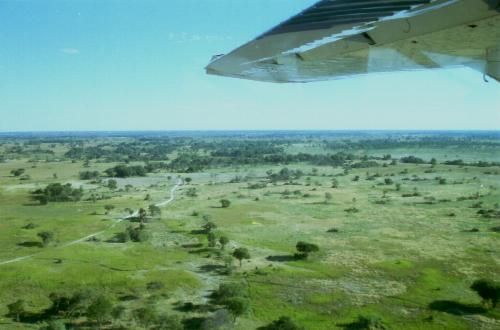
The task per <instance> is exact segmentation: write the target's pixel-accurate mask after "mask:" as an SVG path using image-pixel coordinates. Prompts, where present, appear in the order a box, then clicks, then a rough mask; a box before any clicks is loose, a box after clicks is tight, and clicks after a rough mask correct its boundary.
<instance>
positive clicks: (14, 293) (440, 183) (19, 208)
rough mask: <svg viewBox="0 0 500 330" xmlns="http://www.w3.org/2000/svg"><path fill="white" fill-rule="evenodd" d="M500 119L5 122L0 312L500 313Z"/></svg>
mask: <svg viewBox="0 0 500 330" xmlns="http://www.w3.org/2000/svg"><path fill="white" fill-rule="evenodd" d="M499 188H500V135H499V134H498V132H476V133H475V132H433V133H432V132H373V133H370V132H232V133H227V132H225V133H203V132H198V133H197V132H191V133H181V132H179V133H155V134H154V135H153V134H141V133H121V134H108V135H106V134H93V135H92V134H90V135H89V134H84V133H82V134H73V135H71V134H67V135H61V134H59V135H51V134H48V133H47V134H45V135H43V134H41V135H37V134H29V135H19V134H18V135H7V134H5V135H2V136H0V229H1V230H0V329H174V330H176V329H179V330H181V329H186V330H191V329H193V330H194V329H203V330H211V329H242V330H247V329H248V330H250V329H252V330H253V329H261V330H262V329H264V330H275V329H276V330H278V329H279V330H284V329H286V330H298V329H302V330H315V329H317V330H330V329H498V328H500V310H499V305H500V304H499V301H500V283H499V278H498V274H500V264H499V261H500V259H499V256H500V253H499V252H500V236H499V235H500V234H499V232H500V205H499V203H500V191H499Z"/></svg>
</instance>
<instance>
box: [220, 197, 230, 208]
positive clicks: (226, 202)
mask: <svg viewBox="0 0 500 330" xmlns="http://www.w3.org/2000/svg"><path fill="white" fill-rule="evenodd" d="M230 205H231V201H229V200H227V199H221V200H220V206H221V207H222V208H223V209H227V208H228V207H229V206H230Z"/></svg>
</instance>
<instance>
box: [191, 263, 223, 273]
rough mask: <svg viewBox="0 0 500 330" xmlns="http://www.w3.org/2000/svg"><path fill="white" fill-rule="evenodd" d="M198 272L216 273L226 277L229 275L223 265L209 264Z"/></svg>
mask: <svg viewBox="0 0 500 330" xmlns="http://www.w3.org/2000/svg"><path fill="white" fill-rule="evenodd" d="M198 270H199V271H200V272H203V273H215V274H217V275H224V274H226V273H227V269H226V267H225V266H223V265H213V264H207V265H203V266H200V267H198Z"/></svg>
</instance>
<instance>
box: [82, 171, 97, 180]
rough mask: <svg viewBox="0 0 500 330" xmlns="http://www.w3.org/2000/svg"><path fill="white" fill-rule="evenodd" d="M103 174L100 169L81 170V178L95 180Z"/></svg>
mask: <svg viewBox="0 0 500 330" xmlns="http://www.w3.org/2000/svg"><path fill="white" fill-rule="evenodd" d="M100 175H101V174H100V173H99V171H83V172H80V174H79V177H80V180H95V179H98V178H99V176H100Z"/></svg>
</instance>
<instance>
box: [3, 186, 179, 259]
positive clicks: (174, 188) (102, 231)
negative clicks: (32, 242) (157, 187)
mask: <svg viewBox="0 0 500 330" xmlns="http://www.w3.org/2000/svg"><path fill="white" fill-rule="evenodd" d="M182 185H183V181H182V179H179V180H178V181H177V183H176V184H175V185H174V186H173V187H172V189H170V197H169V198H168V199H166V200H164V201H163V202H160V203H157V204H155V205H156V206H158V207H164V206H167V205H168V204H170V203H172V202H173V201H174V200H175V191H176V190H177V189H179V187H180V186H182ZM138 214H139V210H136V211H134V212H133V213H132V214H129V215H127V216H124V217H121V218H119V219H118V220H116V221H115V222H114V223H113V224H112V225H110V226H109V227H107V228H106V229H103V230H101V231H98V232H96V233H93V234H90V235H87V236H85V237H82V238H79V239H76V240H74V241H71V242H68V243H65V244H63V245H60V246H57V247H55V248H56V249H57V248H63V247H68V246H72V245H75V244H78V243H82V242H85V241H86V240H88V239H90V238H92V237H96V236H99V235H101V234H103V233H105V232H107V231H108V230H110V229H112V228H114V227H116V225H118V224H119V223H121V222H122V221H125V220H127V219H130V218H133V217H136V216H137V215H138ZM43 252H44V251H40V252H37V253H33V254H29V255H26V256H22V257H17V258H14V259H9V260H4V261H0V266H2V265H7V264H11V263H14V262H19V261H23V260H26V259H30V258H32V257H34V256H36V255H38V254H40V253H43Z"/></svg>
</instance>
